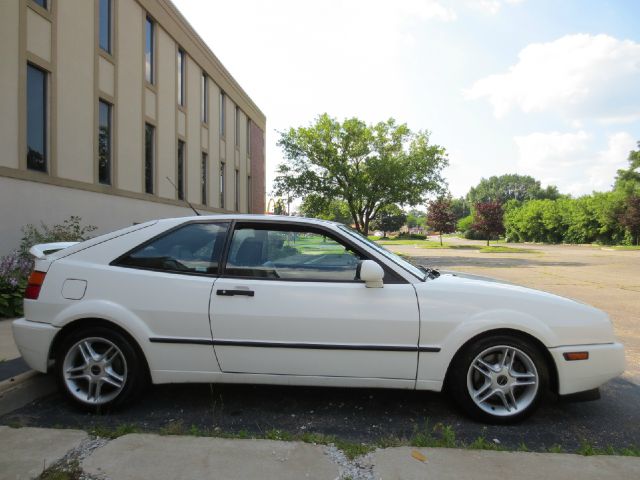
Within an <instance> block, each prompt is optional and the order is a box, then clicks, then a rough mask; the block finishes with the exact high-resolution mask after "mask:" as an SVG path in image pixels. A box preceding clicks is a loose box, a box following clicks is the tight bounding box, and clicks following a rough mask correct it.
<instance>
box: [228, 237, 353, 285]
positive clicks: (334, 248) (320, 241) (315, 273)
mask: <svg viewBox="0 0 640 480" xmlns="http://www.w3.org/2000/svg"><path fill="white" fill-rule="evenodd" d="M360 260H361V257H360V256H359V255H358V254H357V253H355V252H353V251H351V250H350V249H349V248H348V247H347V246H345V245H344V244H342V243H340V242H338V241H336V240H335V239H333V238H331V237H329V236H327V235H325V234H323V233H320V232H317V231H313V230H306V229H304V228H302V229H295V230H293V229H292V230H288V229H287V228H286V227H283V228H282V229H277V228H273V229H272V228H242V227H241V228H237V229H236V230H235V231H234V234H233V239H232V240H231V246H230V248H229V256H228V258H227V265H226V269H225V274H226V275H230V276H239V277H254V278H271V279H281V280H303V281H318V282H331V281H339V282H340V281H342V282H349V281H355V280H356V271H357V268H358V263H359V261H360Z"/></svg>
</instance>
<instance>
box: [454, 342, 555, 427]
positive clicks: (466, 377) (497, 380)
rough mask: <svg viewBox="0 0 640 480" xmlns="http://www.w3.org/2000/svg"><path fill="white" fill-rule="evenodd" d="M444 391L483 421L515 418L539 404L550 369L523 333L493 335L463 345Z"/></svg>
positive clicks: (547, 384) (524, 416)
mask: <svg viewBox="0 0 640 480" xmlns="http://www.w3.org/2000/svg"><path fill="white" fill-rule="evenodd" d="M447 383H448V384H447V387H448V390H449V393H450V394H451V395H452V396H453V398H454V400H455V401H456V403H457V404H458V405H459V406H460V407H461V408H462V410H464V411H465V412H466V413H467V414H468V415H469V416H470V417H472V418H474V419H476V420H479V421H481V422H485V423H494V424H509V423H515V422H519V421H521V420H523V419H525V418H526V417H528V416H529V415H531V414H532V413H533V412H534V411H535V409H536V408H538V406H539V404H540V401H541V399H542V398H543V397H544V395H545V393H546V391H547V390H548V386H549V368H548V365H547V363H546V360H545V357H544V355H543V353H542V352H541V351H540V349H539V348H538V346H537V345H535V344H534V343H533V342H531V341H530V340H528V339H526V338H520V337H517V336H513V335H504V334H503V335H495V336H491V337H485V338H480V339H478V340H476V341H474V342H472V343H471V344H469V345H467V346H466V347H464V350H462V351H461V352H459V353H458V354H457V355H456V357H455V358H454V360H453V363H452V364H451V368H450V373H449V378H448V380H447Z"/></svg>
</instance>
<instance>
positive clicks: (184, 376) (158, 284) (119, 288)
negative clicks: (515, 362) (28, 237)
mask: <svg viewBox="0 0 640 480" xmlns="http://www.w3.org/2000/svg"><path fill="white" fill-rule="evenodd" d="M234 219H236V220H242V221H254V220H260V221H265V222H267V221H268V222H274V221H275V222H283V223H284V222H294V223H297V224H308V225H315V226H318V227H322V228H324V229H328V230H331V231H332V232H333V233H334V234H335V235H339V236H341V237H343V238H347V239H348V241H349V242H352V243H354V244H356V245H357V246H358V247H359V248H360V249H361V250H362V251H364V252H366V253H367V254H368V255H369V256H370V258H371V259H373V260H375V261H376V262H378V263H379V264H380V265H384V266H385V267H386V269H387V270H388V271H393V272H395V273H396V274H397V275H398V276H399V277H401V278H402V279H404V280H403V281H404V283H397V284H389V283H385V285H384V287H383V288H367V287H366V286H365V285H364V283H332V282H292V281H277V280H276V281H274V280H261V279H234V278H225V277H224V276H222V277H219V278H218V277H216V276H214V275H193V274H179V273H167V272H160V271H153V270H144V269H137V268H130V267H120V266H112V265H110V263H111V262H112V261H113V260H115V259H117V258H118V257H120V256H121V255H123V254H124V253H126V252H127V251H129V250H131V249H133V248H135V247H137V246H138V245H140V244H141V243H144V242H145V241H147V240H149V239H152V238H154V237H155V236H157V235H159V234H162V233H164V232H166V231H168V230H170V229H172V228H173V227H177V226H180V225H182V224H185V223H187V222H192V221H198V222H202V221H211V222H219V221H231V220H234ZM36 269H37V270H40V271H43V272H46V277H45V281H44V284H43V286H42V290H41V293H40V296H39V298H38V300H25V319H20V320H17V321H16V322H14V325H13V330H14V337H15V339H16V343H17V345H18V348H19V349H20V352H21V353H22V355H23V357H24V358H25V360H26V361H27V363H28V364H29V365H30V366H31V367H32V368H34V369H36V370H39V371H43V372H44V371H46V370H47V368H48V366H49V365H50V348H51V343H52V342H53V340H54V338H55V335H56V334H57V333H58V332H59V331H60V330H61V329H62V328H63V327H65V326H67V325H69V324H70V323H72V322H74V321H77V320H85V319H101V320H103V321H107V322H112V323H113V324H115V325H118V326H119V327H120V328H122V329H123V330H124V331H125V332H127V333H128V334H129V335H130V336H131V337H132V338H133V339H134V340H135V341H136V342H137V343H138V345H139V346H140V349H141V350H142V352H143V354H144V356H145V358H146V360H147V363H148V365H149V369H150V373H151V377H152V380H153V382H154V383H172V382H228V383H271V384H280V385H319V386H354V387H356V386H358V387H393V388H418V389H427V390H440V389H441V388H442V385H443V381H444V379H445V375H446V372H447V368H448V367H449V364H450V362H451V360H452V359H453V357H454V355H455V354H456V352H457V351H458V350H459V349H460V347H462V346H463V345H464V344H465V343H466V342H468V341H469V340H470V339H472V338H474V337H475V336H477V335H480V334H483V333H485V332H488V331H492V330H499V329H510V330H515V331H519V332H522V333H523V334H527V335H530V336H532V337H534V338H535V339H536V340H537V341H539V342H540V344H542V345H544V347H546V349H547V350H548V352H549V355H550V357H551V358H553V361H554V363H555V365H554V366H555V368H556V369H557V372H558V380H559V393H560V394H569V393H575V392H579V391H583V390H588V389H592V388H595V387H597V386H599V385H601V384H602V383H603V382H605V381H607V380H609V379H611V378H613V377H615V376H617V375H619V374H620V373H621V372H622V370H624V352H623V348H622V346H621V345H620V344H617V343H615V337H614V334H613V329H612V325H611V322H610V321H609V319H608V317H607V315H606V314H605V313H603V312H601V311H599V310H597V309H595V308H592V307H590V306H588V305H584V304H582V303H578V302H575V301H572V300H569V299H566V298H563V297H559V296H556V295H552V294H548V293H544V292H539V291H536V290H531V289H527V288H523V287H518V286H514V285H508V284H503V283H500V282H495V281H487V280H483V279H478V278H473V276H466V275H462V274H461V275H456V276H453V275H449V274H443V275H441V276H440V277H439V278H434V279H427V280H426V281H422V280H421V279H419V278H417V277H415V276H414V275H412V274H411V273H409V272H408V271H406V270H404V269H403V268H402V267H401V266H399V265H397V264H395V263H394V262H392V261H390V260H389V259H388V258H386V257H384V256H383V255H381V254H380V253H379V252H377V251H376V250H375V249H374V248H372V247H370V246H369V245H367V244H366V243H365V242H363V241H360V240H358V239H356V238H354V237H351V236H349V237H345V235H344V233H343V232H342V230H340V229H339V228H338V226H337V225H336V224H332V223H330V222H324V221H318V220H310V219H299V218H291V217H273V216H263V217H260V216H255V215H244V216H243V215H234V216H228V215H218V216H212V217H187V218H177V219H167V220H158V221H154V222H147V223H146V224H141V225H136V226H133V227H130V228H128V229H124V230H121V231H118V232H113V233H111V234H108V235H103V236H101V237H97V238H95V239H92V240H89V241H88V242H82V243H79V244H76V245H72V246H70V247H68V248H66V249H64V250H60V251H58V252H55V253H54V254H51V255H46V256H44V258H41V259H38V260H37V261H36ZM69 279H74V280H79V281H82V282H85V283H86V291H85V292H84V294H83V296H82V298H81V299H79V300H73V299H70V298H64V296H63V293H62V292H63V286H64V284H65V281H67V280H69ZM225 288H232V289H235V288H241V289H242V288H250V289H252V290H254V292H255V296H254V297H244V296H243V297H238V296H234V297H223V296H217V295H216V291H217V290H218V289H225ZM67 296H69V295H67ZM220 341H232V342H248V343H251V342H253V343H255V342H268V343H271V344H274V343H275V344H277V343H283V344H286V343H292V344H297V345H298V346H300V348H288V347H290V346H291V345H284V346H283V345H280V346H278V345H275V346H274V345H270V346H269V347H262V346H259V347H256V346H237V345H235V344H232V345H229V344H225V345H223V344H221V343H220ZM167 342H170V343H167ZM216 343H217V344H216ZM222 343H224V342H222ZM305 344H310V345H305ZM318 345H321V346H324V348H316V347H317V346H318ZM309 346H315V347H314V348H307V347H309ZM363 346H364V347H367V346H368V347H371V346H373V347H375V348H370V349H365V350H362V349H359V347H363ZM333 347H335V348H333ZM344 347H349V348H344ZM400 347H402V348H400ZM414 347H415V350H414ZM419 349H420V351H419V352H418V350H419ZM583 350H584V351H589V353H590V357H589V360H586V361H577V362H576V361H574V362H568V361H566V360H564V358H563V356H562V354H563V353H565V352H567V351H583Z"/></svg>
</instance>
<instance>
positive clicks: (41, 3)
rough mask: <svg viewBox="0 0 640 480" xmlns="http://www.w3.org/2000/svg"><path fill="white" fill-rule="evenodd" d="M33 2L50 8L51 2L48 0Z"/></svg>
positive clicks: (34, 0)
mask: <svg viewBox="0 0 640 480" xmlns="http://www.w3.org/2000/svg"><path fill="white" fill-rule="evenodd" d="M33 3H35V4H37V5H40V6H41V7H42V8H49V2H48V1H47V0H33Z"/></svg>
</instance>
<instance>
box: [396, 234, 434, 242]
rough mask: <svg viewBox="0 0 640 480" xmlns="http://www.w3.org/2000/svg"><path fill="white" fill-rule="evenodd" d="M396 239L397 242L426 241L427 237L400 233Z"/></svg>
mask: <svg viewBox="0 0 640 480" xmlns="http://www.w3.org/2000/svg"><path fill="white" fill-rule="evenodd" d="M396 238H397V239H398V240H426V239H427V236H426V235H422V234H420V233H407V232H402V233H400V234H399V235H398V236H397V237H396Z"/></svg>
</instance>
